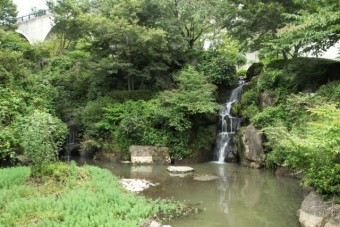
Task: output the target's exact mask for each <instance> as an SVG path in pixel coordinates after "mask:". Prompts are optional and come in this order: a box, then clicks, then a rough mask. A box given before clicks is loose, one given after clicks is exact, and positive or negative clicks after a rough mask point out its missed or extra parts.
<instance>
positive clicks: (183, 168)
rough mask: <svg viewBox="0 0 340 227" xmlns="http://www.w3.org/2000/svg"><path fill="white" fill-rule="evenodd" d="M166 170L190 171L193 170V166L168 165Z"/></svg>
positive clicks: (174, 171) (173, 171)
mask: <svg viewBox="0 0 340 227" xmlns="http://www.w3.org/2000/svg"><path fill="white" fill-rule="evenodd" d="M167 170H168V171H169V172H170V173H190V172H192V171H194V168H192V167H189V166H169V167H168V168H167Z"/></svg>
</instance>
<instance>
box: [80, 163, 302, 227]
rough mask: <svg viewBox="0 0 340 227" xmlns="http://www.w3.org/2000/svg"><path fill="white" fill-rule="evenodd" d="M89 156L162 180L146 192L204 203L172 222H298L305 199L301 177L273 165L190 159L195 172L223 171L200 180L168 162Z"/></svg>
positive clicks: (246, 225) (215, 226) (250, 225)
mask: <svg viewBox="0 0 340 227" xmlns="http://www.w3.org/2000/svg"><path fill="white" fill-rule="evenodd" d="M83 161H84V160H83ZM85 161H87V163H88V164H93V165H97V166H100V167H102V168H106V169H109V170H111V171H112V173H113V174H114V175H116V176H118V177H121V178H138V179H146V180H148V181H151V182H152V183H159V185H158V186H155V187H151V188H149V189H147V190H146V191H144V192H142V195H144V196H146V197H149V198H153V199H157V198H164V199H165V198H172V199H175V200H179V201H185V202H186V203H187V204H195V206H197V207H198V208H202V209H204V211H202V212H199V213H198V214H195V215H192V216H189V217H183V218H178V219H175V220H173V221H172V222H171V223H166V224H171V225H172V226H173V227H176V226H179V227H186V226H188V227H189V226H190V227H200V226H202V227H220V226H221V227H271V226H272V227H287V226H289V227H295V226H296V227H298V226H300V225H299V222H298V216H297V215H296V213H297V210H298V209H299V208H300V204H301V202H302V200H303V192H302V190H301V188H300V186H299V182H298V181H297V180H296V179H292V178H287V177H277V176H275V175H274V174H273V173H272V172H271V171H266V170H257V169H250V168H246V167H241V166H239V165H238V164H231V163H213V162H211V163H202V164H193V165H189V166H191V167H193V168H194V169H195V171H194V173H193V175H197V174H212V175H216V176H218V177H219V178H218V179H216V180H213V181H207V182H202V181H196V180H194V179H193V175H187V176H185V177H178V176H170V175H169V173H168V172H167V171H166V168H167V166H133V165H130V164H117V163H111V162H92V161H89V160H85ZM80 162H82V161H81V160H80Z"/></svg>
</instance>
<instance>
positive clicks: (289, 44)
mask: <svg viewBox="0 0 340 227" xmlns="http://www.w3.org/2000/svg"><path fill="white" fill-rule="evenodd" d="M296 2H297V3H299V4H301V5H304V8H303V9H301V10H300V11H298V12H296V13H294V14H285V17H286V18H287V19H288V21H289V23H288V24H287V25H286V26H285V27H282V28H281V29H280V30H279V31H278V38H277V39H274V40H272V41H271V42H269V43H268V44H267V46H268V47H269V50H271V51H274V52H275V51H276V52H278V51H282V50H286V51H287V52H289V51H293V54H291V56H292V57H296V56H298V54H299V53H301V52H313V53H314V54H320V53H322V52H323V51H325V50H327V49H328V48H329V47H331V46H333V45H334V44H335V43H337V42H338V41H339V40H340V35H339V34H340V12H339V7H340V3H339V1H337V0H327V1H326V0H321V1H310V0H296ZM297 47H298V48H297ZM267 50H268V49H267Z"/></svg>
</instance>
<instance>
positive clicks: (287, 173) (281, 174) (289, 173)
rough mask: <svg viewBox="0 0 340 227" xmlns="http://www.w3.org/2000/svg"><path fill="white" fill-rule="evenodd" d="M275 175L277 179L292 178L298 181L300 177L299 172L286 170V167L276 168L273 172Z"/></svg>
mask: <svg viewBox="0 0 340 227" xmlns="http://www.w3.org/2000/svg"><path fill="white" fill-rule="evenodd" d="M275 175H276V176H279V177H292V178H299V179H300V178H301V177H302V175H301V172H299V171H296V170H294V169H291V168H288V167H286V166H278V167H277V168H276V170H275Z"/></svg>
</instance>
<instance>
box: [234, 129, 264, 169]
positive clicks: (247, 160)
mask: <svg viewBox="0 0 340 227" xmlns="http://www.w3.org/2000/svg"><path fill="white" fill-rule="evenodd" d="M238 152H239V156H240V163H241V165H244V166H248V167H252V168H260V167H261V166H262V165H263V161H264V159H265V155H264V151H263V146H262V137H261V134H260V133H259V131H258V130H257V129H256V128H255V127H254V126H253V125H248V126H247V127H246V128H242V129H241V130H240V133H239V141H238Z"/></svg>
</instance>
